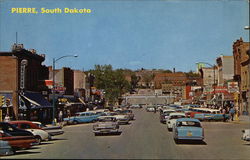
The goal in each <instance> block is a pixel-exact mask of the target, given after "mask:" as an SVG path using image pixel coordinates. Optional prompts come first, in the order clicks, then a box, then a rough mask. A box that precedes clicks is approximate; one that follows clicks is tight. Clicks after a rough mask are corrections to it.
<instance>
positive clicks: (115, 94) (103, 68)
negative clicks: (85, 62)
mask: <svg viewBox="0 0 250 160" xmlns="http://www.w3.org/2000/svg"><path fill="white" fill-rule="evenodd" d="M90 72H91V73H92V74H94V75H95V82H94V84H95V86H96V87H97V88H98V89H103V90H104V91H105V99H106V100H107V101H108V102H109V103H111V104H114V103H115V102H118V99H119V97H121V96H122V94H124V93H126V92H128V91H129V89H130V88H131V87H130V84H129V82H128V81H127V80H126V79H125V75H124V70H123V69H117V70H113V67H112V66H111V65H95V69H94V70H91V71H90Z"/></svg>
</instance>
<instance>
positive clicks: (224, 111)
mask: <svg viewBox="0 0 250 160" xmlns="http://www.w3.org/2000/svg"><path fill="white" fill-rule="evenodd" d="M222 114H223V122H226V109H225V108H223V109H222Z"/></svg>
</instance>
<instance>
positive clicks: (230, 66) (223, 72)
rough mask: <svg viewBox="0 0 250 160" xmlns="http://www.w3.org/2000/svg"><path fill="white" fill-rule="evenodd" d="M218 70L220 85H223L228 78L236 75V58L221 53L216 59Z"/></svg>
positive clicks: (230, 78)
mask: <svg viewBox="0 0 250 160" xmlns="http://www.w3.org/2000/svg"><path fill="white" fill-rule="evenodd" d="M216 62H217V70H218V86H223V85H224V84H225V82H226V81H227V80H232V79H233V77H234V58H233V56H224V55H221V56H220V57H218V58H217V59H216Z"/></svg>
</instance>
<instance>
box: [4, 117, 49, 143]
mask: <svg viewBox="0 0 250 160" xmlns="http://www.w3.org/2000/svg"><path fill="white" fill-rule="evenodd" d="M9 123H10V124H12V125H14V126H15V127H17V128H20V129H24V130H26V131H29V132H31V133H32V134H33V135H34V137H35V138H36V141H37V143H38V144H41V141H47V140H49V139H50V136H49V133H48V132H46V131H44V130H42V129H37V128H38V127H37V126H36V125H35V124H34V123H32V122H31V121H10V122H9ZM33 125H35V126H36V127H33Z"/></svg>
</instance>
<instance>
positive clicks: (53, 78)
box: [52, 54, 78, 125]
mask: <svg viewBox="0 0 250 160" xmlns="http://www.w3.org/2000/svg"><path fill="white" fill-rule="evenodd" d="M66 57H78V55H76V54H75V55H66V56H62V57H59V58H57V59H55V58H53V66H52V81H53V85H52V86H53V87H52V92H53V113H52V124H53V125H55V121H54V119H55V64H56V62H57V61H59V60H60V59H62V58H66Z"/></svg>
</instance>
